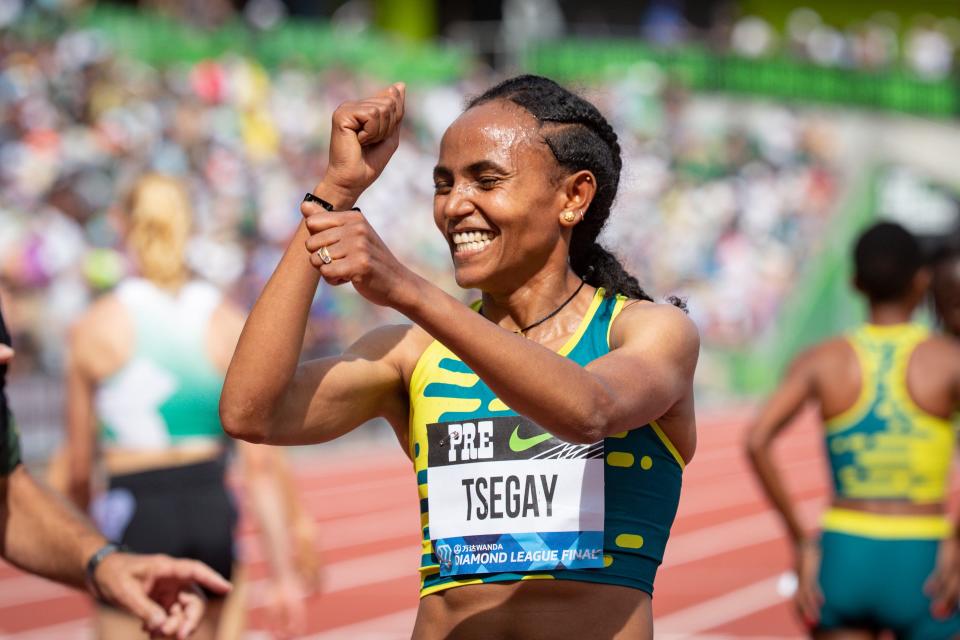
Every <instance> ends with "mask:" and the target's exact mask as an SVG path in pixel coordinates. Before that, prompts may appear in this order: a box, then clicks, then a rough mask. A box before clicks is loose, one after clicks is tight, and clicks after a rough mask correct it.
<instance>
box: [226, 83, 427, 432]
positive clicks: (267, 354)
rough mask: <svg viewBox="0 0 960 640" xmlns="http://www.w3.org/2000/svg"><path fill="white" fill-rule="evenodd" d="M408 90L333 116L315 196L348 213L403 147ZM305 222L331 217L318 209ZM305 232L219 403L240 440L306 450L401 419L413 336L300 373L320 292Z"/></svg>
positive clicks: (263, 300)
mask: <svg viewBox="0 0 960 640" xmlns="http://www.w3.org/2000/svg"><path fill="white" fill-rule="evenodd" d="M403 100H404V87H403V85H399V84H398V85H393V86H391V87H389V88H387V89H386V90H384V91H383V92H381V93H380V94H378V95H377V96H375V97H373V98H369V99H366V100H361V101H358V102H348V103H344V104H343V105H341V106H340V107H339V108H338V109H337V110H336V112H335V113H334V115H333V123H332V132H331V140H330V158H329V163H328V169H327V172H326V174H325V176H324V178H323V180H322V181H321V182H320V183H319V184H318V185H317V187H316V188H315V189H314V191H313V193H314V195H315V196H317V197H319V198H322V199H323V200H325V201H327V202H328V203H329V204H330V205H332V206H333V207H334V209H336V210H337V211H342V210H346V209H349V208H350V207H352V206H353V204H354V203H355V202H356V199H357V198H358V197H359V196H360V194H361V193H362V192H363V190H364V189H366V188H367V187H368V186H369V185H370V184H371V183H372V182H373V181H374V180H376V178H377V177H378V176H379V175H380V173H381V172H382V171H383V168H384V167H385V166H386V164H387V162H388V161H389V159H390V157H391V156H392V155H393V153H394V151H396V149H397V146H398V144H399V125H400V121H401V119H402V118H403ZM301 211H302V213H303V214H304V216H315V215H317V214H320V213H323V214H325V215H330V216H336V215H345V214H340V213H336V212H329V211H327V210H326V209H325V208H323V207H321V206H320V205H319V204H317V203H316V202H314V201H305V202H303V203H302V205H301ZM308 237H309V233H308V232H307V230H306V227H305V226H304V225H303V224H301V225H300V227H299V229H298V230H297V233H296V234H295V235H294V237H293V239H292V240H291V242H290V245H289V246H288V247H287V250H286V252H285V253H284V255H283V258H282V259H281V260H280V264H279V265H278V266H277V268H276V270H275V271H274V273H273V275H272V276H271V278H270V280H269V281H268V282H267V284H266V286H265V287H264V290H263V292H262V293H261V294H260V297H259V298H258V299H257V302H256V304H255V305H254V307H253V310H252V312H251V313H250V316H249V318H248V319H247V321H246V324H245V326H244V328H243V332H242V333H241V335H240V339H239V342H238V344H237V348H236V351H235V352H234V355H233V359H232V360H231V362H230V366H229V369H228V370H227V376H226V381H225V383H224V387H223V393H222V395H221V398H220V417H221V420H222V422H223V427H224V430H225V431H226V432H227V433H228V434H230V435H231V436H233V437H235V438H240V439H243V440H249V441H251V442H264V443H270V444H305V443H310V442H320V441H323V440H329V439H331V438H334V437H336V436H338V435H340V434H342V433H345V432H346V431H349V430H350V429H352V428H354V427H356V426H358V425H360V424H362V423H363V422H364V421H366V420H368V419H370V418H372V417H375V416H377V415H386V416H388V417H393V416H394V415H395V414H397V413H398V412H402V405H403V403H404V402H405V398H404V396H403V393H402V375H401V373H400V371H401V369H400V366H399V365H398V357H399V356H400V355H401V354H402V353H404V351H403V345H405V344H406V342H405V340H404V338H405V336H407V335H408V332H409V328H407V327H387V328H383V329H379V330H376V331H374V332H372V333H371V334H369V335H368V336H365V337H364V338H362V339H361V340H360V341H358V342H357V343H356V344H355V345H353V346H352V347H351V348H350V349H349V350H348V351H347V352H346V353H345V354H344V355H343V356H340V357H334V358H324V359H321V360H316V361H313V362H308V363H305V364H303V365H299V360H300V352H301V350H302V348H303V336H304V331H305V329H306V323H307V316H308V314H309V311H310V304H311V302H312V300H313V297H314V293H315V292H316V288H317V285H318V283H319V274H318V273H317V271H316V270H315V269H314V268H313V266H311V260H312V259H315V257H314V258H311V256H310V254H308V253H307V252H306V251H305V250H304V243H305V242H306V240H307V238H308Z"/></svg>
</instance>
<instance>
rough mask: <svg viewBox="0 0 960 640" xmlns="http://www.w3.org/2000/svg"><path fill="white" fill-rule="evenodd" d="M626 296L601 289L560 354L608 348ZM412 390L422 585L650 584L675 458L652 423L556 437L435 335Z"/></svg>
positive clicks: (673, 489) (649, 588)
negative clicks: (585, 438)
mask: <svg viewBox="0 0 960 640" xmlns="http://www.w3.org/2000/svg"><path fill="white" fill-rule="evenodd" d="M624 302H625V298H623V297H611V298H604V295H603V290H599V291H597V293H596V295H595V297H594V299H593V301H592V303H591V305H590V307H589V309H588V311H587V313H586V315H585V316H584V318H583V320H582V321H581V324H580V326H579V328H578V330H577V331H576V333H575V334H574V335H573V336H572V337H571V338H570V340H568V342H567V343H566V344H565V345H564V346H563V347H562V348H561V349H560V351H559V354H560V355H563V356H565V357H567V358H570V359H572V360H574V361H575V362H577V363H578V364H580V365H581V366H584V365H586V364H587V363H589V362H591V361H592V360H595V359H597V358H599V357H601V356H603V355H604V354H606V353H608V352H609V351H610V346H609V331H610V326H611V324H612V323H613V320H614V319H615V318H616V316H617V314H618V313H619V312H620V310H621V309H622V308H623V305H624ZM410 401H411V402H410V448H411V450H410V455H411V457H412V459H413V461H414V469H415V471H416V474H417V485H418V489H419V494H420V520H421V528H422V541H423V542H422V552H421V563H420V576H421V590H420V594H421V596H426V595H429V594H432V593H436V592H439V591H443V590H445V589H449V588H453V587H458V586H462V585H472V584H483V583H489V582H504V581H516V580H530V579H557V580H578V581H583V582H593V583H605V584H617V585H622V586H629V587H633V588H637V589H641V590H643V591H646V592H647V593H651V594H652V593H653V581H654V577H655V574H656V570H657V567H658V566H659V565H660V563H661V561H662V559H663V552H664V548H665V547H666V543H667V538H668V537H669V535H670V527H671V526H672V524H673V520H674V517H675V515H676V512H677V505H678V502H679V499H680V486H681V478H682V471H683V467H684V462H683V459H682V458H681V457H680V455H679V453H678V452H677V450H676V448H675V447H674V446H673V444H672V443H671V442H670V440H669V439H668V438H667V436H666V435H665V434H664V433H663V431H662V430H661V429H660V427H659V426H658V425H657V424H656V422H654V423H651V424H649V425H642V426H640V427H638V428H636V429H632V430H630V431H625V432H623V433H619V434H617V435H616V436H613V437H609V438H606V439H605V440H602V441H600V442H597V443H594V444H592V445H575V444H570V443H567V442H564V441H561V440H559V439H557V438H555V437H554V436H553V435H552V434H550V433H549V432H547V431H546V430H544V429H543V428H542V427H540V426H539V425H537V424H535V423H533V422H532V421H530V420H528V419H527V418H525V417H524V416H521V415H518V414H517V413H516V412H514V411H512V410H511V409H510V407H508V406H507V405H505V404H504V403H503V402H501V401H500V399H499V398H497V397H496V396H495V395H494V393H493V392H492V391H491V390H490V388H489V387H488V386H487V385H486V384H485V383H484V381H483V380H481V379H480V377H479V376H477V375H476V374H475V373H474V372H473V371H472V370H471V369H470V368H469V367H468V366H467V365H466V364H465V363H464V362H463V361H461V360H460V359H459V358H458V357H457V356H456V355H454V354H453V353H452V352H451V351H450V350H449V349H447V348H446V347H444V346H443V345H442V344H440V343H439V342H436V341H435V342H433V343H432V344H431V345H430V346H429V347H428V348H427V349H426V350H425V351H424V353H423V354H422V355H421V357H420V359H419V361H418V363H417V365H416V368H415V369H414V372H413V375H412V377H411V381H410Z"/></svg>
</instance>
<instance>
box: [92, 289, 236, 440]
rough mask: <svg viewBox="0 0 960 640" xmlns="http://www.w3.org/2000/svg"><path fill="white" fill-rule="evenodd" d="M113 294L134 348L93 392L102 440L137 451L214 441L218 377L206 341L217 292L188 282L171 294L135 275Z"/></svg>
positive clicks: (217, 425)
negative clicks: (127, 320)
mask: <svg viewBox="0 0 960 640" xmlns="http://www.w3.org/2000/svg"><path fill="white" fill-rule="evenodd" d="M115 295H116V296H117V298H118V299H119V300H120V302H121V304H123V306H124V307H125V308H126V309H127V312H128V313H129V314H130V317H131V319H132V321H133V326H134V348H133V354H132V355H131V356H130V359H129V360H128V361H127V363H126V364H125V365H124V366H123V367H122V368H121V369H120V370H119V371H117V372H116V373H115V374H113V375H112V376H110V377H109V378H107V379H106V380H104V381H103V382H102V383H101V384H100V385H99V386H98V388H97V391H96V396H95V400H94V401H95V407H96V413H97V417H98V419H99V420H100V426H101V428H100V437H101V440H102V443H103V446H104V447H105V448H108V449H110V448H114V449H117V448H122V449H137V450H141V451H142V450H158V449H165V448H167V447H170V446H176V445H186V444H191V443H208V442H211V441H217V442H219V441H221V440H222V439H223V437H224V436H223V430H222V428H221V426H220V415H219V410H218V405H219V402H220V391H221V388H222V387H223V375H222V374H221V373H220V372H219V371H217V369H216V368H215V367H214V365H213V363H212V362H211V361H210V358H209V357H208V356H207V346H206V335H207V330H208V327H209V323H210V317H211V315H212V313H213V311H214V310H215V309H216V308H217V306H218V305H219V304H220V301H221V294H220V292H219V291H218V290H217V289H216V288H215V287H214V286H213V285H210V284H207V283H203V282H190V283H188V284H186V285H184V286H183V287H182V288H181V289H180V291H179V292H177V293H176V294H175V295H172V294H170V293H169V292H167V291H164V290H162V289H160V288H158V287H156V286H155V285H153V284H152V283H150V282H148V281H146V280H142V279H136V278H135V279H128V280H125V281H124V282H122V283H121V284H120V286H119V287H117V290H116V292H115Z"/></svg>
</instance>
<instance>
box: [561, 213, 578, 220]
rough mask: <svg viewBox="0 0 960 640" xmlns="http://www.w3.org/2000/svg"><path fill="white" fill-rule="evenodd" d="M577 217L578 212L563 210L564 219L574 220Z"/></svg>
mask: <svg viewBox="0 0 960 640" xmlns="http://www.w3.org/2000/svg"><path fill="white" fill-rule="evenodd" d="M576 219H577V214H575V213H574V212H573V211H564V212H563V221H564V222H573V221H574V220H576Z"/></svg>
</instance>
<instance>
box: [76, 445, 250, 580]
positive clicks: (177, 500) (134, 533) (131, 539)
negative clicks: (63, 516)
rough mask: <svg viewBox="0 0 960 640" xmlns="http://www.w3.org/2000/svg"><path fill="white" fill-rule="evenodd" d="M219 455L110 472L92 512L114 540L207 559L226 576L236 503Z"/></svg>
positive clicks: (232, 551) (230, 564)
mask: <svg viewBox="0 0 960 640" xmlns="http://www.w3.org/2000/svg"><path fill="white" fill-rule="evenodd" d="M225 471H226V463H225V461H224V460H223V459H217V460H214V461H210V462H201V463H198V464H189V465H183V466H178V467H168V468H164V469H155V470H150V471H142V472H139V473H130V474H124V475H118V476H113V477H111V478H110V489H109V490H108V491H107V493H105V494H104V495H102V496H100V497H99V498H98V499H97V500H96V501H95V503H94V505H93V508H92V511H93V517H94V519H95V520H96V521H97V524H98V525H99V526H100V530H101V532H102V533H103V534H104V536H106V537H107V538H108V539H110V540H111V541H113V542H117V543H120V544H124V545H126V546H127V547H129V548H130V550H132V551H136V552H138V553H165V554H167V555H170V556H174V557H176V558H192V559H194V560H200V561H201V562H204V563H206V564H207V565H209V566H210V567H212V568H213V569H215V570H216V571H217V572H219V573H220V574H221V575H222V576H224V577H225V578H227V579H228V580H229V579H230V576H231V573H232V569H233V563H234V560H235V558H236V554H235V549H234V539H233V536H234V530H235V529H236V526H237V509H236V507H235V505H234V501H233V499H232V496H231V495H230V493H229V491H228V490H227V487H226V485H225V484H224V475H225Z"/></svg>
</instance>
